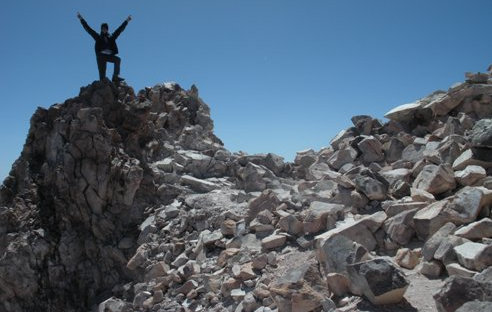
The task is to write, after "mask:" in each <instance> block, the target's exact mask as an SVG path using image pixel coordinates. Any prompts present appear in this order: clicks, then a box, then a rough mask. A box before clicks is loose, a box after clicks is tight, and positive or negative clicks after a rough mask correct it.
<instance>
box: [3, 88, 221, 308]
mask: <svg viewBox="0 0 492 312" xmlns="http://www.w3.org/2000/svg"><path fill="white" fill-rule="evenodd" d="M169 116H172V118H171V117H169ZM166 118H167V120H166ZM211 129H212V121H211V120H210V118H209V117H208V107H207V106H206V104H204V103H203V102H202V101H201V100H200V99H199V98H198V97H197V96H195V95H193V94H191V92H187V91H184V90H181V89H180V87H179V86H177V85H169V86H157V87H154V88H152V89H150V90H144V91H142V92H141V94H140V96H139V97H137V96H135V94H134V93H133V90H132V89H131V88H129V87H126V86H123V87H119V88H118V89H117V88H115V87H114V86H113V85H111V84H108V83H100V82H96V83H94V84H92V85H90V86H88V87H86V88H82V89H81V92H80V95H79V96H78V97H76V98H73V99H70V100H67V101H66V102H65V103H63V104H58V105H54V106H52V107H50V108H49V109H43V108H38V110H37V111H36V113H35V114H34V116H33V117H32V119H31V129H30V131H29V134H28V138H27V140H26V143H25V146H24V149H23V151H22V155H21V157H20V158H19V159H18V160H17V161H16V163H15V164H14V167H13V169H12V171H11V173H10V176H9V177H8V178H7V180H6V182H5V185H4V186H3V187H2V189H1V198H0V199H1V201H0V202H1V205H2V206H3V207H2V208H1V212H2V215H6V216H10V215H13V216H14V217H11V218H10V219H7V222H6V224H5V225H3V227H2V229H3V228H4V227H5V228H6V232H7V233H9V234H8V235H6V237H2V244H0V254H2V257H1V258H0V276H1V277H2V278H1V279H0V290H1V292H0V297H1V299H2V302H3V303H4V306H5V308H6V309H7V310H10V311H17V310H28V309H30V308H32V307H33V304H36V306H37V307H38V308H42V309H43V310H49V309H55V310H58V311H62V310H65V311H70V310H71V309H74V307H76V306H77V305H80V306H85V307H89V306H91V305H92V304H94V303H96V302H97V301H98V300H99V297H100V296H101V295H102V294H103V293H104V291H107V290H111V288H112V287H113V286H114V285H116V284H117V283H118V282H121V281H124V280H128V279H129V278H130V276H131V275H130V274H129V272H128V270H127V268H126V264H127V261H128V259H129V258H130V257H131V256H132V254H133V252H134V247H130V245H129V246H127V247H129V248H117V246H118V244H119V243H121V240H122V239H124V238H127V240H128V241H129V242H130V244H131V242H132V241H133V240H134V239H135V238H136V235H137V234H138V228H137V226H138V225H139V224H140V223H141V222H142V218H143V213H144V209H145V208H148V207H151V206H153V205H156V204H160V203H163V202H165V201H169V200H171V199H172V198H173V194H172V192H170V194H166V196H163V198H158V197H157V196H156V191H157V190H156V185H155V182H156V180H159V179H154V180H153V181H152V180H150V179H149V176H150V174H149V171H150V170H151V169H150V168H149V166H148V162H149V161H152V160H153V159H156V158H159V157H160V155H167V154H172V153H173V152H174V151H172V150H168V149H166V145H169V146H170V149H171V148H176V146H177V144H180V145H181V144H182V145H183V146H186V145H187V142H188V141H195V139H196V136H199V137H200V139H198V140H196V141H200V142H201V144H202V145H201V146H200V147H202V148H208V149H210V150H218V149H219V148H220V147H221V143H220V141H219V140H218V139H217V138H216V137H215V136H214V135H213V133H212V132H211ZM189 137H191V139H190V138H189ZM204 141H208V142H206V143H205V142H204ZM177 142H178V143H177ZM200 166H201V165H200V164H199V165H196V166H193V165H190V166H189V167H190V168H189V169H190V171H195V170H200ZM163 186H164V187H165V184H163ZM163 199H164V200H163ZM3 222H5V221H3ZM4 231H5V230H4ZM4 231H3V232H2V233H4ZM131 245H133V244H131ZM55 294H56V296H54V295H55ZM36 298H46V299H45V300H37V299H36Z"/></svg>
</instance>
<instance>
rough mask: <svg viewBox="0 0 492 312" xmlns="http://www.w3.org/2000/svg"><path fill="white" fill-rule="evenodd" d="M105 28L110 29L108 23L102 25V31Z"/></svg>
mask: <svg viewBox="0 0 492 312" xmlns="http://www.w3.org/2000/svg"><path fill="white" fill-rule="evenodd" d="M103 28H106V29H109V27H108V24H107V23H102V24H101V29H103Z"/></svg>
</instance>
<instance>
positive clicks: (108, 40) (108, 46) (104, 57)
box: [77, 12, 132, 82]
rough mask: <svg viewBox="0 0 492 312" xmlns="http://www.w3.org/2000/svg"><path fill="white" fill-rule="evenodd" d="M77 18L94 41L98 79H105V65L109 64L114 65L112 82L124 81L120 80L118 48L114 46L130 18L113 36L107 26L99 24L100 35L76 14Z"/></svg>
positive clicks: (129, 18) (128, 18) (130, 17)
mask: <svg viewBox="0 0 492 312" xmlns="http://www.w3.org/2000/svg"><path fill="white" fill-rule="evenodd" d="M77 17H78V18H79V20H80V23H81V24H82V26H83V27H84V29H85V30H86V31H87V32H88V33H89V35H91V37H92V38H94V40H95V41H96V45H95V50H96V59H97V68H98V69H99V79H100V80H101V81H102V80H104V79H105V78H106V63H107V62H110V63H113V64H114V71H113V79H112V80H113V82H120V81H123V80H125V79H124V78H121V77H120V76H119V75H120V63H121V59H120V57H119V56H116V54H118V46H117V45H116V39H117V38H118V36H119V35H120V34H121V33H122V32H123V30H125V27H126V25H128V22H129V21H131V20H132V16H131V15H129V16H128V17H127V18H126V20H125V21H124V22H123V24H121V26H120V27H118V28H117V29H116V30H115V32H114V33H113V34H111V33H109V27H108V24H106V23H103V24H101V33H100V34H98V33H97V32H95V31H94V29H92V28H91V27H90V26H89V25H88V24H87V22H86V21H85V19H84V18H83V17H82V15H80V13H79V12H77Z"/></svg>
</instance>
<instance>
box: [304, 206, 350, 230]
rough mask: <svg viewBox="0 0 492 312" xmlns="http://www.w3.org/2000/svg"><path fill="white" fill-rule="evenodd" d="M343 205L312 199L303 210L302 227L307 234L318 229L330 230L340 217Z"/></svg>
mask: <svg viewBox="0 0 492 312" xmlns="http://www.w3.org/2000/svg"><path fill="white" fill-rule="evenodd" d="M343 211H344V206H343V205H339V204H330V203H324V202H319V201H313V202H312V203H311V205H310V206H309V209H308V210H307V211H306V212H305V213H306V214H305V217H304V222H303V227H304V232H305V233H307V234H316V233H318V232H320V231H326V230H331V229H332V228H334V227H335V223H336V222H337V221H338V220H339V219H341V217H342V215H343Z"/></svg>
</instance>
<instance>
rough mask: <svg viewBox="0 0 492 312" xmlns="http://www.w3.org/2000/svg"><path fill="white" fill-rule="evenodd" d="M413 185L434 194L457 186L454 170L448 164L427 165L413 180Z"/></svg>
mask: <svg viewBox="0 0 492 312" xmlns="http://www.w3.org/2000/svg"><path fill="white" fill-rule="evenodd" d="M413 187H414V188H417V189H421V190H424V191H426V192H429V193H431V194H433V195H437V194H441V193H444V192H447V191H450V190H453V189H454V188H455V187H456V181H455V179H454V172H453V170H452V169H451V168H450V167H449V166H446V165H440V166H437V165H432V164H431V165H426V166H425V167H424V168H423V169H422V171H421V172H420V173H419V175H418V176H417V178H416V179H415V181H414V182H413Z"/></svg>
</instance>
